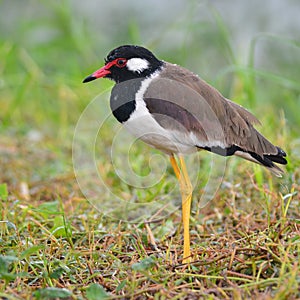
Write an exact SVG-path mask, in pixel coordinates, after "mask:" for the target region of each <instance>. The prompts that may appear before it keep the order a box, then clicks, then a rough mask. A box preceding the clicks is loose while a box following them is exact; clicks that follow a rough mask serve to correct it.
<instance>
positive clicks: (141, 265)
mask: <svg viewBox="0 0 300 300" xmlns="http://www.w3.org/2000/svg"><path fill="white" fill-rule="evenodd" d="M153 266H155V260H154V259H153V258H152V257H147V258H145V259H143V260H141V261H140V262H138V263H135V264H133V265H132V266H131V268H132V270H134V271H146V270H150V269H151V268H152V267H153Z"/></svg>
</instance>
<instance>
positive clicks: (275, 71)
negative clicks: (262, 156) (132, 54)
mask: <svg viewBox="0 0 300 300" xmlns="http://www.w3.org/2000/svg"><path fill="white" fill-rule="evenodd" d="M299 11H300V2H299V1H295V0H287V1H284V2H283V1H280V0H274V1H264V2H262V1H258V0H254V1H233V0H231V1H193V0H190V1H183V0H176V1H172V3H170V2H169V1H147V2H146V1H138V0H127V1H115V0H112V1H95V0H94V1H67V0H65V1H37V0H31V1H1V2H0V42H1V43H0V57H1V60H0V78H1V79H0V101H1V110H0V133H1V140H2V144H3V143H4V144H5V143H6V144H7V143H8V144H10V143H12V144H14V143H19V144H27V145H28V143H29V144H30V143H32V142H33V143H35V142H37V141H38V142H42V147H44V148H45V149H47V150H50V151H54V152H55V151H56V152H61V151H65V149H67V151H70V149H71V143H72V138H73V132H74V128H75V125H76V122H77V120H78V119H79V117H80V115H81V113H82V111H83V110H84V108H85V107H86V105H87V104H88V103H89V102H90V101H91V100H92V99H93V97H94V96H96V95H97V94H98V93H99V92H101V91H104V90H106V89H107V88H109V87H110V86H111V85H112V83H111V82H109V81H107V80H102V81H99V82H97V84H90V85H88V86H87V85H83V84H82V83H81V81H82V79H83V78H84V77H85V76H86V75H88V74H90V73H91V72H92V71H94V70H95V69H97V68H98V67H100V66H101V65H102V64H103V58H104V57H105V56H106V54H107V53H108V52H109V51H110V50H111V49H113V48H114V47H116V46H118V45H121V44H131V43H132V44H139V45H144V46H146V47H148V48H150V49H151V50H152V51H154V53H155V54H156V55H157V56H158V57H159V58H161V59H164V60H168V61H171V62H174V63H177V64H181V65H183V66H185V67H187V68H189V69H191V70H192V71H194V72H195V73H197V74H199V75H200V76H201V77H202V78H204V79H205V80H207V81H208V82H209V83H211V84H212V85H214V86H215V87H217V88H218V89H219V90H220V91H221V92H222V93H223V94H224V95H225V96H226V97H228V98H231V99H232V100H234V101H236V102H238V103H240V104H242V105H244V106H245V107H247V108H248V109H250V110H251V111H252V112H254V114H255V115H256V116H257V117H258V118H259V119H260V120H261V121H262V123H263V124H264V127H263V129H262V131H263V133H264V134H266V135H268V136H269V137H270V139H272V138H273V141H274V140H275V142H276V141H277V142H278V139H279V143H280V145H281V146H284V144H285V143H286V144H287V147H286V148H288V149H287V150H289V148H294V150H295V153H296V154H297V153H298V154H299V140H298V131H299V129H300V114H299V112H300V98H299V91H300V84H299V82H300V49H299V47H300V42H299V36H300V30H299V28H300V19H299V16H298V13H299ZM103 106H104V107H106V108H107V107H108V100H107V101H106V102H105V101H104V102H103ZM279 135H280V136H283V139H286V140H285V141H280V138H278V136H279ZM48 139H51V143H50V144H47V142H48ZM53 141H54V142H53ZM36 145H37V144H33V147H35V146H36ZM40 146H41V145H39V147H40ZM64 147H65V148H64ZM62 149H63V150H62ZM297 149H298V150H297ZM69 154H70V152H69ZM298 154H297V155H298ZM67 165H69V167H70V166H71V163H70V161H69V162H68V163H67ZM64 167H65V166H64V165H62V166H61V170H63V169H64ZM47 172H48V171H47Z"/></svg>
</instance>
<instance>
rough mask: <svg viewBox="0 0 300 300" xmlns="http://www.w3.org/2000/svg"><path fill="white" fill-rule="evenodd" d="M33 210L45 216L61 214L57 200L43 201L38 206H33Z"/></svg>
mask: <svg viewBox="0 0 300 300" xmlns="http://www.w3.org/2000/svg"><path fill="white" fill-rule="evenodd" d="M33 210H34V211H36V212H39V213H41V214H42V215H43V216H44V217H47V216H48V215H61V214H62V212H61V211H60V210H59V203H58V201H57V200H55V201H51V202H45V203H43V204H41V205H39V207H38V208H34V209H33Z"/></svg>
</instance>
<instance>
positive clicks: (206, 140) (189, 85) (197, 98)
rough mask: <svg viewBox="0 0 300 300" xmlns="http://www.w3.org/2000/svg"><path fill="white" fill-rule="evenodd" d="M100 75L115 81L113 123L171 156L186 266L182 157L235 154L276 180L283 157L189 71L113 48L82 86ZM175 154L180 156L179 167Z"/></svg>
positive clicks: (187, 195)
mask: <svg viewBox="0 0 300 300" xmlns="http://www.w3.org/2000/svg"><path fill="white" fill-rule="evenodd" d="M101 77H105V78H109V79H112V80H114V81H115V82H116V84H115V86H114V87H113V89H112V92H111V97H110V107H111V109H112V112H113V115H114V116H115V117H116V118H117V120H118V121H119V122H121V123H122V124H123V125H124V126H126V127H127V128H128V130H130V131H131V133H133V134H134V135H136V136H137V137H139V138H140V139H141V140H143V141H145V142H146V143H147V144H149V145H151V146H152V147H155V148H157V149H160V150H162V151H163V152H165V153H167V154H168V155H169V156H170V161H171V164H172V167H173V169H174V172H175V174H176V177H177V178H178V180H179V183H180V190H181V197H182V220H183V228H184V251H183V259H184V260H183V261H184V262H189V261H190V256H191V254H190V235H189V218H190V206H191V199H192V191H193V188H192V185H191V182H190V179H189V176H188V172H187V169H186V165H185V162H184V159H183V157H182V155H183V154H188V153H191V152H195V151H199V150H207V151H210V152H214V153H217V154H219V155H223V156H231V155H237V156H240V157H242V158H245V159H247V160H250V161H252V162H255V163H258V164H260V165H262V166H264V167H266V168H268V169H269V170H271V171H272V172H273V173H275V174H276V175H277V176H280V175H281V173H283V171H282V170H281V169H280V168H279V167H278V166H276V165H275V164H274V163H278V164H282V165H285V164H286V163H287V161H286V159H285V158H284V157H285V156H286V153H285V152H284V151H283V150H282V149H280V148H279V147H276V146H274V145H273V144H272V143H270V142H269V141H268V140H267V139H266V138H265V137H263V136H262V135H261V134H260V133H259V132H258V131H257V130H256V129H255V128H254V127H253V124H256V123H259V122H258V120H257V119H256V118H255V117H254V116H253V115H252V114H251V113H250V112H248V111H247V110H245V109H244V108H243V107H241V106H239V105H237V104H235V103H234V102H231V101H230V100H228V99H226V98H224V97H223V96H222V95H221V94H220V93H219V92H218V91H217V90H216V89H215V88H213V87H212V86H210V85H209V84H207V83H206V82H205V81H203V80H202V79H201V78H199V77H198V76H197V75H195V74H193V73H192V72H190V71H189V70H187V69H184V68H182V67H180V66H177V65H174V64H171V63H168V62H165V61H162V60H159V59H157V58H156V57H155V56H154V55H153V53H152V52H150V51H149V50H147V49H145V48H143V47H139V46H132V45H126V46H120V47H118V48H116V49H114V50H112V51H111V52H110V53H109V54H108V56H107V58H106V59H105V65H104V67H102V68H101V69H99V70H98V71H96V72H94V73H93V74H92V75H90V76H88V77H87V78H85V79H84V81H83V82H89V81H92V80H94V79H97V78H101ZM174 154H177V155H178V157H179V165H178V164H177V162H176V160H175V157H174Z"/></svg>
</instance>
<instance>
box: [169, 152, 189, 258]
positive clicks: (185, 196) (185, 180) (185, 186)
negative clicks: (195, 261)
mask: <svg viewBox="0 0 300 300" xmlns="http://www.w3.org/2000/svg"><path fill="white" fill-rule="evenodd" d="M170 161H171V165H172V167H173V169H174V172H175V175H176V177H177V179H178V181H179V184H180V192H181V199H182V222H183V263H189V262H191V257H190V256H191V250H190V229H189V226H190V211H191V202H192V192H193V187H192V184H191V181H190V178H189V176H188V173H187V169H186V165H185V161H184V159H183V157H182V156H179V161H180V166H181V171H180V168H179V167H178V165H177V162H176V160H175V158H174V156H173V155H172V156H171V158H170Z"/></svg>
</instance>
